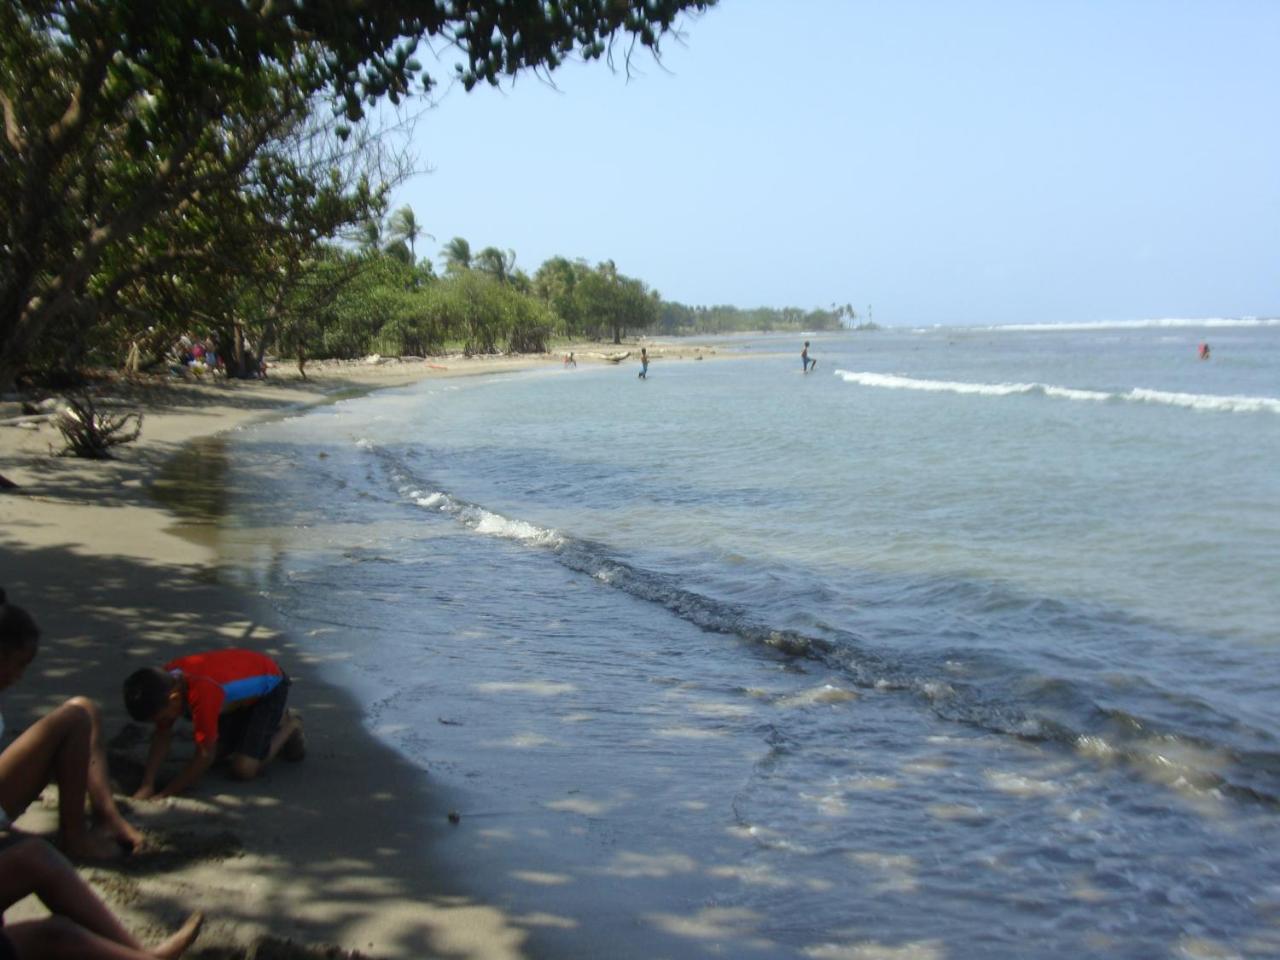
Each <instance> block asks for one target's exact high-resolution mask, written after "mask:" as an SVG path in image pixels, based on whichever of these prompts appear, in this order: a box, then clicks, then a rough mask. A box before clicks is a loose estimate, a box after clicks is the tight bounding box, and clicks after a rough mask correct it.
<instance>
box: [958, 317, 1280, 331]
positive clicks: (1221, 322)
mask: <svg viewBox="0 0 1280 960" xmlns="http://www.w3.org/2000/svg"><path fill="white" fill-rule="evenodd" d="M1258 327H1280V318H1276V317H1201V318H1199V319H1195V318H1191V317H1160V318H1153V319H1147V320H1092V321H1079V322H1067V323H1003V324H993V325H991V326H986V327H971V328H969V329H973V330H981V331H983V332H984V333H1072V332H1080V331H1090V330H1098V331H1102V330H1185V329H1189V328H1190V329H1196V330H1199V329H1205V330H1222V329H1233V328H1258Z"/></svg>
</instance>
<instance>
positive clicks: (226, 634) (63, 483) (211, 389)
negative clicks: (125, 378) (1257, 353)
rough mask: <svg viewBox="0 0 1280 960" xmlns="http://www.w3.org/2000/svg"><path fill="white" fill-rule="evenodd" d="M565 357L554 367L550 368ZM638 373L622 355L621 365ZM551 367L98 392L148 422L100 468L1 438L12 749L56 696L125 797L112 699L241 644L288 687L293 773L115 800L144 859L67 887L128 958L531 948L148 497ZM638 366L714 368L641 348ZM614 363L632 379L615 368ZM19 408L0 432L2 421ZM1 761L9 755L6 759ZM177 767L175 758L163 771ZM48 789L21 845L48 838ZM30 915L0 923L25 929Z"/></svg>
mask: <svg viewBox="0 0 1280 960" xmlns="http://www.w3.org/2000/svg"><path fill="white" fill-rule="evenodd" d="M565 349H570V348H565ZM572 349H574V351H575V353H576V357H577V359H578V360H579V362H582V363H591V362H606V361H605V360H604V359H603V356H604V355H605V354H606V353H608V352H612V351H613V350H614V349H617V348H611V347H610V346H609V345H574V346H573V347H572ZM621 349H622V350H631V351H632V352H633V354H634V355H638V347H630V346H628V347H623V348H621ZM563 352H564V351H557V352H556V353H554V354H550V355H546V356H534V357H510V358H482V359H475V358H462V357H452V358H438V359H434V358H433V359H430V360H414V361H401V360H391V361H374V362H370V361H353V362H345V363H338V362H329V363H312V364H309V365H308V367H307V374H308V379H307V380H306V381H303V380H301V379H299V378H298V376H297V374H296V371H295V370H293V369H292V368H289V367H286V366H284V365H281V366H280V367H279V368H277V369H273V371H272V377H271V379H269V380H267V381H265V382H232V383H228V382H225V381H222V380H214V381H204V382H180V381H159V382H146V383H136V384H130V383H125V382H120V383H117V384H109V385H104V386H103V387H101V388H100V392H101V394H102V396H104V397H106V398H114V399H116V400H118V401H119V402H120V403H121V404H122V405H121V406H120V407H118V408H117V409H140V410H142V411H143V412H144V414H145V420H144V423H143V430H142V435H141V437H140V439H139V440H138V441H137V442H135V443H131V444H127V445H123V446H119V447H116V448H115V453H116V458H115V459H113V460H109V461H87V460H77V459H74V458H65V457H56V456H53V455H52V454H51V447H60V445H61V444H60V439H61V438H60V437H59V435H58V434H57V432H56V430H55V429H54V428H53V427H52V426H51V425H50V424H48V423H36V424H33V425H30V426H28V427H22V426H13V425H7V426H4V427H3V428H0V475H3V476H5V477H7V478H8V479H9V480H10V481H12V482H13V483H15V484H17V487H16V488H15V489H9V490H6V491H4V492H3V495H0V525H2V530H3V533H2V534H0V537H2V540H3V550H2V551H0V584H2V585H3V586H4V589H5V590H6V591H7V593H8V595H9V597H10V599H11V600H12V601H13V602H14V603H17V604H19V605H21V606H24V607H25V608H27V609H28V610H29V611H30V612H31V613H32V614H33V615H34V616H35V618H36V620H37V622H38V623H39V624H40V626H41V628H42V631H43V639H42V642H41V648H40V652H39V655H38V657H37V659H36V662H35V663H34V664H33V665H32V667H31V669H29V670H28V672H27V674H26V676H25V678H24V679H23V680H22V681H21V682H20V683H19V684H17V685H16V686H15V687H13V688H11V689H10V690H8V691H6V692H5V693H4V695H3V699H2V700H0V708H2V709H3V711H4V715H5V719H6V722H7V727H6V735H7V738H8V739H9V740H11V739H12V737H13V736H14V735H15V734H16V733H17V732H19V731H21V730H22V729H23V728H24V727H25V726H26V725H27V724H29V723H30V722H31V721H32V720H33V719H35V718H36V717H37V716H39V715H40V714H41V713H43V712H45V711H47V710H49V709H50V708H52V707H54V706H56V705H57V704H59V703H60V702H62V701H63V700H64V699H66V698H67V697H70V696H73V695H77V694H83V695H88V696H90V697H93V698H94V699H95V700H96V701H97V702H98V703H99V704H100V705H101V707H102V709H103V711H104V717H105V724H106V729H107V731H108V736H109V737H110V738H111V749H110V754H111V759H112V773H113V778H114V780H115V781H116V783H117V786H118V787H119V788H120V791H121V797H122V798H123V797H125V796H127V794H128V793H129V792H130V790H131V789H132V779H133V778H134V777H136V775H137V771H138V764H139V763H140V762H141V759H142V758H143V757H144V756H145V750H146V737H147V735H148V730H146V729H145V728H141V727H139V726H137V725H131V724H130V722H129V719H128V717H127V715H126V713H125V711H124V707H123V704H122V703H121V697H120V683H121V681H122V679H123V678H124V677H125V676H126V675H127V674H128V673H129V672H130V671H131V670H133V669H135V668H136V667H138V666H143V665H149V664H156V663H160V662H163V661H166V660H168V659H170V658H172V657H174V656H177V655H179V654H181V653H184V652H190V651H195V650H199V649H203V648H209V647H218V646H227V645H241V646H248V647H251V648H254V649H258V650H262V651H265V652H267V653H269V654H271V655H272V656H274V657H276V658H277V659H278V660H279V661H280V662H281V664H282V665H284V666H285V668H286V670H288V671H289V673H290V674H291V676H292V677H293V679H294V686H293V689H292V693H291V697H290V703H291V705H293V706H295V707H297V708H298V709H299V710H300V711H301V712H302V714H303V717H304V719H305V724H306V733H307V742H308V756H307V759H306V760H305V761H304V762H302V763H300V764H296V765H295V764H287V763H277V764H275V765H273V766H271V767H270V768H269V769H268V770H267V772H266V774H265V775H264V776H263V777H261V778H260V779H258V780H255V781H253V782H250V783H237V782H233V781H231V780H230V779H229V778H227V777H226V775H225V774H223V773H220V772H218V771H217V770H216V769H215V771H214V772H212V773H211V774H210V775H209V776H207V777H206V778H205V780H204V781H203V782H202V783H201V784H199V785H198V787H197V788H196V790H195V791H194V792H193V794H192V795H191V796H189V797H182V798H178V799H171V800H163V801H132V800H123V799H122V802H123V803H124V804H125V805H126V809H127V815H128V816H129V817H130V819H131V820H132V821H133V822H134V823H136V824H137V825H138V826H139V827H140V828H141V829H142V830H143V831H144V832H145V833H146V834H147V836H148V843H149V849H148V850H147V851H145V852H143V853H140V854H137V855H135V856H132V857H129V858H127V859H123V860H121V861H119V862H115V863H110V864H103V865H92V866H84V867H83V868H82V869H83V873H84V875H85V876H86V877H87V878H88V879H89V880H90V881H91V882H92V883H93V885H94V886H95V887H96V888H97V889H98V890H99V891H100V892H101V893H102V894H103V896H104V897H106V899H107V900H108V901H109V902H110V903H111V904H112V905H113V906H114V907H115V908H116V909H117V910H118V911H119V912H120V913H121V914H122V915H123V916H124V917H125V918H126V920H127V922H128V923H129V925H130V926H131V927H132V928H133V929H135V930H136V931H138V932H139V933H140V935H142V936H143V938H144V940H150V939H155V938H158V937H159V936H161V935H162V933H163V932H166V931H168V930H170V929H172V928H173V927H174V926H176V924H177V923H178V922H179V921H180V920H181V918H182V917H184V916H185V915H186V914H187V913H189V912H190V911H192V910H195V909H202V910H204V911H205V912H206V913H207V915H208V920H207V922H206V925H205V928H204V931H203V933H202V935H201V937H200V939H199V940H198V941H197V943H196V945H195V947H194V948H193V949H192V950H191V951H190V952H189V953H188V954H187V955H188V956H195V957H219V958H230V957H241V956H256V957H267V956H270V957H277V956H313V955H314V956H348V955H368V956H373V957H406V958H407V957H427V956H441V957H476V958H481V957H483V958H507V957H512V958H514V957H524V956H530V955H531V954H530V953H529V952H528V950H527V942H528V940H529V937H530V931H531V930H533V929H536V927H537V926H538V925H539V924H543V923H558V922H560V921H559V920H557V918H554V917H540V916H510V915H507V914H505V913H504V912H503V911H502V910H500V909H498V908H496V907H495V906H493V905H490V904H486V903H481V902H476V901H475V900H473V899H470V898H468V897H467V896H463V895H460V894H458V893H457V891H458V889H459V885H458V884H457V883H456V882H455V881H456V880H457V878H455V877H451V876H444V875H441V871H440V870H439V869H438V868H436V867H435V865H434V864H433V859H432V852H431V851H432V844H433V840H435V839H438V838H439V837H440V836H441V833H442V832H443V831H449V830H454V829H457V827H456V826H455V825H454V824H452V823H451V822H450V818H449V817H448V814H449V812H450V811H451V810H452V809H453V808H454V801H453V800H452V799H451V798H450V797H449V796H448V795H446V794H443V793H441V792H440V791H439V788H438V786H437V785H435V784H433V783H432V781H431V779H430V778H429V777H427V776H424V775H423V774H422V773H421V771H419V770H417V769H416V768H413V767H412V766H410V765H409V764H408V763H407V762H406V761H405V760H403V759H402V758H401V757H400V756H399V755H397V754H396V753H395V752H393V751H392V750H391V749H390V748H388V747H387V746H385V745H383V744H382V743H381V742H379V741H378V740H377V739H375V738H374V737H373V736H372V735H370V734H369V733H368V732H366V730H365V728H364V726H363V725H362V717H361V715H360V708H359V707H358V706H357V705H356V703H355V702H354V700H353V699H352V698H351V697H350V696H348V695H347V694H346V693H345V692H344V691H343V690H341V689H338V688H335V687H333V686H332V685H329V684H326V683H325V682H323V681H322V680H320V679H319V677H318V676H317V670H316V667H317V663H316V662H315V659H314V658H313V657H311V656H309V655H308V653H307V651H306V649H305V646H304V645H302V644H300V643H299V642H297V638H294V637H290V636H288V635H284V634H282V633H280V632H279V631H278V630H277V629H275V628H273V625H272V623H271V622H270V618H269V615H268V614H267V612H266V611H264V610H263V609H262V608H261V604H260V602H258V601H256V600H255V598H253V597H251V596H248V595H245V594H243V593H241V592H238V591H237V590H235V589H234V588H232V587H230V586H228V585H227V584H226V583H224V582H222V579H221V578H220V577H219V576H218V571H217V557H216V555H215V554H214V552H213V551H212V549H211V548H209V547H208V546H205V545H203V544H202V543H201V542H200V538H199V537H198V536H191V535H190V531H188V535H185V536H180V535H177V531H176V530H175V524H176V518H175V516H174V515H173V514H171V513H170V512H168V511H167V510H166V509H164V508H163V507H162V506H160V505H159V504H158V502H157V500H156V499H155V497H154V483H155V481H156V478H157V477H158V475H159V474H160V472H161V471H162V469H163V468H164V466H165V464H166V463H168V462H169V461H170V460H171V459H172V458H173V457H174V456H175V455H176V454H177V453H178V452H179V451H180V450H181V449H182V448H183V445H184V444H186V443H187V442H189V441H191V440H194V439H197V438H200V437H205V436H210V435H214V434H217V433H221V432H223V431H227V430H232V429H234V428H236V427H237V426H239V425H241V424H244V423H246V422H249V421H252V420H254V419H257V418H261V417H268V416H272V415H277V414H279V413H280V412H281V411H285V410H288V409H290V408H297V407H299V406H306V405H311V404H317V403H323V402H325V401H326V400H327V399H329V398H331V397H332V396H333V395H334V394H335V393H343V394H344V395H349V393H350V392H351V391H361V390H369V389H377V388H380V387H390V386H397V385H403V384H407V383H412V382H416V381H418V380H420V379H422V378H426V377H448V376H458V375H466V374H474V373H490V372H495V371H502V370H516V369H521V368H528V367H531V366H537V365H545V364H555V365H560V364H561V362H562V359H561V358H562V355H563ZM650 352H651V354H653V355H654V356H655V359H660V358H664V357H665V358H666V359H693V358H694V357H698V358H700V357H701V355H702V354H705V353H708V352H714V350H713V349H712V350H710V351H709V350H708V348H704V347H698V346H693V345H691V346H690V347H688V348H684V347H681V348H671V347H669V346H668V347H662V346H659V347H657V348H656V349H655V348H654V347H653V346H652V345H651V347H650ZM627 362H630V361H627ZM20 414H21V409H20V406H19V404H18V403H17V402H16V401H12V400H9V401H5V402H4V403H3V404H0V420H11V419H13V418H16V417H19V416H20ZM6 742H8V740H7V741H6ZM182 759H184V754H182V753H179V754H178V756H177V757H174V758H171V759H170V761H169V763H170V764H171V765H174V766H176V764H178V763H180V762H181V760H182ZM55 810H56V792H55V791H54V790H53V789H52V788H50V789H49V790H47V791H46V793H45V796H44V798H43V799H42V802H40V803H37V804H34V805H33V807H32V808H31V809H30V810H28V811H27V813H26V814H25V815H24V816H23V817H21V818H20V819H19V820H18V827H19V828H21V829H25V830H29V831H31V832H35V833H39V834H45V835H51V834H52V833H53V831H54V828H55V825H56V821H55ZM40 912H41V907H40V906H39V904H38V903H36V902H35V901H34V900H33V899H32V898H28V900H27V901H24V902H22V903H20V904H18V905H16V906H15V907H14V908H13V909H11V910H10V911H9V914H8V916H9V918H10V919H18V918H20V917H23V916H35V915H39V913H40Z"/></svg>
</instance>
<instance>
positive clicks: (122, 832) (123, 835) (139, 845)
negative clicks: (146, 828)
mask: <svg viewBox="0 0 1280 960" xmlns="http://www.w3.org/2000/svg"><path fill="white" fill-rule="evenodd" d="M110 829H111V833H112V836H114V837H115V838H116V842H117V843H118V844H120V846H121V847H123V848H124V849H125V850H126V851H127V852H129V853H141V852H142V850H144V849H145V848H146V846H147V836H146V834H144V833H143V832H142V831H141V830H139V829H138V828H137V827H135V826H134V825H133V824H132V823H130V822H129V821H128V820H124V819H122V820H120V822H119V823H116V824H113V825H112V826H111V828H110Z"/></svg>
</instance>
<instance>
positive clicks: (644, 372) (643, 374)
mask: <svg viewBox="0 0 1280 960" xmlns="http://www.w3.org/2000/svg"><path fill="white" fill-rule="evenodd" d="M637 376H639V378H640V379H641V380H648V379H649V351H648V350H646V349H645V348H644V347H641V348H640V373H639V374H637Z"/></svg>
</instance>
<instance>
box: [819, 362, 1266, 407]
mask: <svg viewBox="0 0 1280 960" xmlns="http://www.w3.org/2000/svg"><path fill="white" fill-rule="evenodd" d="M836 376H838V377H840V378H841V379H842V380H844V381H845V382H846V383H856V384H859V385H861V386H864V387H880V388H882V389H887V390H920V391H924V392H927V393H958V394H969V395H978V396H986V397H1008V396H1022V395H1026V394H1032V393H1041V394H1044V395H1045V396H1046V397H1054V398H1055V399H1059V400H1079V401H1087V402H1090V403H1102V402H1105V401H1108V400H1115V401H1128V402H1131V403H1156V404H1164V405H1166V406H1172V407H1185V408H1186V409H1189V410H1204V411H1211V412H1215V413H1280V398H1276V397H1245V396H1224V395H1221V394H1213V393H1176V392H1172V391H1168V390H1151V389H1148V388H1146V387H1134V388H1133V389H1131V390H1128V391H1126V392H1124V393H1106V392H1104V391H1101V390H1082V389H1079V388H1076V387H1063V386H1056V385H1053V384H1047V383H970V382H966V381H963V380H921V379H918V378H916V377H902V376H898V375H896V374H891V373H872V372H869V371H855V370H837V371H836Z"/></svg>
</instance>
